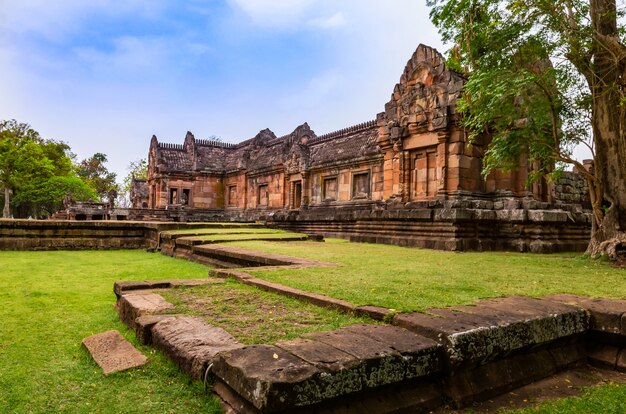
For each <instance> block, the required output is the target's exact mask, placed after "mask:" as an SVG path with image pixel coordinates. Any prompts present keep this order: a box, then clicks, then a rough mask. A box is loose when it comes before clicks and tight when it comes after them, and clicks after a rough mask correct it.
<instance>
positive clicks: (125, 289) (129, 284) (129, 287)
mask: <svg viewBox="0 0 626 414" xmlns="http://www.w3.org/2000/svg"><path fill="white" fill-rule="evenodd" d="M222 282H224V281H223V280H222V279H218V278H206V279H172V280H137V281H123V282H121V281H118V282H115V283H114V284H113V292H114V293H115V295H117V297H118V298H119V297H120V296H122V295H124V294H127V293H129V292H131V291H135V290H150V289H169V288H171V287H176V286H201V285H207V284H212V283H222Z"/></svg>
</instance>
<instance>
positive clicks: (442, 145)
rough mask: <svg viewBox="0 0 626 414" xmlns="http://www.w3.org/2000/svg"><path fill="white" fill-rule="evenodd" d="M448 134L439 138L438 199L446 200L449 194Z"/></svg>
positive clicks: (443, 134) (442, 134)
mask: <svg viewBox="0 0 626 414" xmlns="http://www.w3.org/2000/svg"><path fill="white" fill-rule="evenodd" d="M448 138H449V135H448V134H447V133H439V135H438V137H437V197H439V198H444V199H445V198H446V197H447V192H448V186H447V183H448V141H449V139H448Z"/></svg>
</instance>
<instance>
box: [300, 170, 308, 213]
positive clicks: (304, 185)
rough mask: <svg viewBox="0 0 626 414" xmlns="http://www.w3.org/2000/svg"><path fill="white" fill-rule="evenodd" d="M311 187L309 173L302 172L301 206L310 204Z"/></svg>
mask: <svg viewBox="0 0 626 414" xmlns="http://www.w3.org/2000/svg"><path fill="white" fill-rule="evenodd" d="M309 187H310V185H309V173H308V172H302V204H300V207H308V205H309V194H310V188H309Z"/></svg>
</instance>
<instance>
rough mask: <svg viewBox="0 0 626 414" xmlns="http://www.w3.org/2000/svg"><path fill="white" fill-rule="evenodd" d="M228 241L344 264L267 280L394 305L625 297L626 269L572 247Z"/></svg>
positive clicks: (266, 273)
mask: <svg viewBox="0 0 626 414" xmlns="http://www.w3.org/2000/svg"><path fill="white" fill-rule="evenodd" d="M230 245H235V246H239V247H244V248H248V249H253V250H260V251H266V252H271V253H279V254H286V255H290V256H297V257H302V258H306V259H313V260H322V261H326V262H335V263H339V264H343V265H344V266H337V267H324V268H307V269H282V270H276V271H275V270H264V269H263V268H259V269H258V270H256V269H255V270H254V271H252V272H251V273H252V274H254V275H255V276H257V277H260V278H262V279H266V280H270V281H273V282H278V283H282V284H285V285H287V286H292V287H296V288H300V289H304V290H307V291H310V292H317V293H323V294H326V295H329V296H332V297H335V298H339V299H344V300H347V301H349V302H352V303H354V304H356V305H377V306H383V307H386V308H391V309H397V310H398V311H415V310H417V311H420V310H425V309H428V308H433V307H445V306H451V305H458V304H469V303H472V302H476V301H477V300H480V299H485V298H492V297H500V296H509V295H527V296H543V295H547V294H551V293H574V294H579V295H587V296H594V297H608V298H626V269H619V268H614V267H611V266H610V265H609V264H608V263H607V262H603V261H593V260H591V259H587V258H584V257H581V255H580V254H553V255H538V254H528V253H526V254H524V253H454V252H442V251H435V250H426V249H416V248H404V247H398V246H389V245H377V244H365V243H350V242H348V241H345V240H337V239H328V240H326V242H324V243H318V242H289V243H280V242H261V241H245V242H235V243H231V244H230Z"/></svg>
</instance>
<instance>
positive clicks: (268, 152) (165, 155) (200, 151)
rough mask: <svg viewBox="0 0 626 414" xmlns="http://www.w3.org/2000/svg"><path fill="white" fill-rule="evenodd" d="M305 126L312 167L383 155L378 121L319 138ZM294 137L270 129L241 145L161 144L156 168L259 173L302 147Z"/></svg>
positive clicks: (197, 141) (169, 171) (277, 164)
mask: <svg viewBox="0 0 626 414" xmlns="http://www.w3.org/2000/svg"><path fill="white" fill-rule="evenodd" d="M304 125H305V127H306V128H305V129H304V131H305V134H307V135H309V134H310V135H312V137H311V138H310V141H309V142H308V144H307V145H308V147H309V148H310V151H309V154H310V156H309V163H308V164H309V166H316V165H324V164H327V163H332V162H336V161H342V160H346V159H355V158H361V157H366V156H371V155H375V154H378V153H379V152H380V151H379V148H378V143H377V138H378V129H377V127H376V122H375V121H369V122H366V123H363V124H359V125H355V126H352V127H349V128H345V129H342V130H339V131H335V132H332V133H330V134H325V135H322V136H319V137H317V136H315V134H314V133H313V132H312V131H310V129H309V127H308V125H306V124H304ZM301 127H302V126H301ZM301 127H299V128H301ZM295 136H296V134H295V132H294V133H292V134H289V135H285V136H282V137H278V138H277V137H276V136H275V135H274V134H273V133H272V132H271V131H270V130H263V131H261V132H260V133H259V134H258V135H257V136H256V137H254V138H252V139H249V140H246V141H244V142H242V143H239V144H226V143H221V142H217V141H206V140H196V141H194V142H195V144H194V146H193V148H190V147H186V145H187V144H186V145H178V144H158V146H157V157H158V160H157V165H158V168H159V171H160V172H162V173H173V172H192V171H210V172H224V173H226V172H233V171H237V170H238V169H247V170H248V171H249V172H255V171H260V170H264V169H268V168H272V167H275V166H280V165H281V164H283V163H284V162H285V161H286V160H287V158H288V156H289V154H290V151H291V146H292V145H298V144H299V143H298V142H296V141H295V139H294V138H295ZM194 150H195V158H196V159H195V160H194V159H193V157H194V155H193V154H194ZM194 161H195V165H194Z"/></svg>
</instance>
